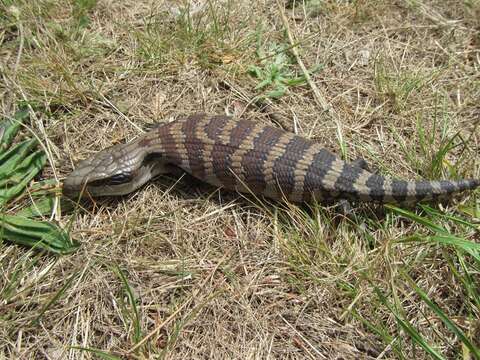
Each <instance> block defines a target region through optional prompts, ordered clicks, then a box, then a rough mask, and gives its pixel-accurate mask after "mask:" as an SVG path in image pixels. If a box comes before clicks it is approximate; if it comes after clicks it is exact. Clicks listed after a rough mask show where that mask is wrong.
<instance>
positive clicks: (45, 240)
mask: <svg viewBox="0 0 480 360" xmlns="http://www.w3.org/2000/svg"><path fill="white" fill-rule="evenodd" d="M0 239H1V240H7V241H10V242H13V243H15V244H21V245H26V246H30V247H35V248H40V249H44V250H47V251H50V252H53V253H57V254H68V253H71V252H73V251H75V250H76V249H77V248H78V246H79V243H78V242H76V241H74V240H73V241H72V240H70V238H69V236H68V234H67V233H66V232H65V231H64V230H63V229H61V228H59V227H58V226H56V225H55V224H53V223H50V222H46V221H36V220H32V219H28V218H24V217H21V216H14V215H2V216H0Z"/></svg>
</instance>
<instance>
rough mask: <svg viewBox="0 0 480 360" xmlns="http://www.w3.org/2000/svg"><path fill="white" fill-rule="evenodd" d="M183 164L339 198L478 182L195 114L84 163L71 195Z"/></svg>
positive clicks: (233, 181) (275, 194)
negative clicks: (385, 171)
mask: <svg viewBox="0 0 480 360" xmlns="http://www.w3.org/2000/svg"><path fill="white" fill-rule="evenodd" d="M174 169H177V170H178V169H182V170H183V171H186V172H188V173H190V174H191V175H193V176H195V177H196V178H198V179H200V180H203V181H205V182H207V183H209V184H212V185H215V186H221V187H224V188H226V189H230V190H235V191H239V192H246V193H248V192H251V193H253V194H256V195H263V196H265V197H269V198H273V199H282V198H284V199H288V200H290V201H292V202H308V201H312V200H317V201H332V200H334V199H337V198H344V199H348V200H360V201H374V202H380V203H406V202H408V203H411V202H417V201H421V200H432V199H436V198H438V197H440V196H444V195H448V194H451V193H454V192H460V191H463V190H467V189H474V188H476V187H477V186H479V185H480V182H479V180H460V181H445V180H442V181H419V182H408V181H404V180H398V179H389V178H385V177H382V176H380V175H377V174H373V173H371V172H369V171H368V170H366V169H364V168H362V167H360V166H359V165H355V164H353V163H346V162H344V161H342V160H341V159H339V158H338V157H336V156H335V155H334V154H332V153H331V152H329V151H328V150H326V149H324V148H322V147H321V146H320V145H319V144H318V143H316V142H314V141H311V140H307V139H305V138H302V137H300V136H297V135H295V134H292V133H289V132H286V131H283V130H281V129H278V128H275V127H272V126H266V125H263V124H261V123H257V122H253V121H247V120H234V119H232V118H229V117H226V116H207V115H205V114H197V115H193V116H190V117H187V118H185V119H181V120H177V121H174V122H172V123H169V124H165V125H161V126H159V127H157V128H156V129H154V130H152V131H151V132H149V133H147V134H145V135H144V136H142V137H141V138H139V139H138V140H136V141H134V142H132V143H129V144H125V145H116V146H114V147H112V148H109V149H106V150H103V151H101V152H100V153H98V154H97V155H95V156H94V157H93V158H91V159H88V160H85V161H83V162H81V163H80V165H79V166H78V167H77V169H76V170H75V171H73V172H72V173H71V174H70V175H69V176H68V177H67V179H66V180H65V182H64V192H65V193H66V194H67V195H78V194H79V193H80V192H81V190H82V189H85V190H87V191H88V193H90V195H92V196H101V195H117V194H125V193H128V192H131V191H133V190H135V189H136V188H138V187H140V186H141V185H143V184H144V183H145V182H147V181H148V180H149V179H150V178H151V177H153V176H156V175H158V174H161V173H165V172H169V171H172V170H174Z"/></svg>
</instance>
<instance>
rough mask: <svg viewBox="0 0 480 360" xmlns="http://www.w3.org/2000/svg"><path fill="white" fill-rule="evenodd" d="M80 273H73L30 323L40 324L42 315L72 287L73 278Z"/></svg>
mask: <svg viewBox="0 0 480 360" xmlns="http://www.w3.org/2000/svg"><path fill="white" fill-rule="evenodd" d="M77 275H78V273H74V274H72V275H71V276H70V277H69V278H68V280H67V281H66V282H65V284H64V285H63V286H62V287H61V288H60V290H58V291H57V292H56V293H55V295H54V296H52V298H51V299H50V300H49V301H48V302H47V303H46V304H45V306H44V307H43V308H42V309H41V310H40V313H39V314H38V316H37V317H36V318H35V319H33V320H32V321H31V323H30V325H36V324H38V322H39V321H40V319H41V318H42V316H43V315H44V314H45V313H46V312H47V311H48V309H49V308H50V307H51V306H52V305H53V304H55V303H56V302H57V301H58V299H60V297H61V296H62V295H63V294H64V293H65V291H67V289H68V288H69V287H70V285H72V282H73V280H74V279H75V278H76V277H77Z"/></svg>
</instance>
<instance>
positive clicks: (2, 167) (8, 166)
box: [0, 139, 37, 179]
mask: <svg viewBox="0 0 480 360" xmlns="http://www.w3.org/2000/svg"><path fill="white" fill-rule="evenodd" d="M36 145H37V141H36V140H34V139H33V140H32V139H30V140H25V141H22V142H21V143H18V144H16V145H15V146H13V147H12V148H10V149H9V150H8V151H6V152H4V153H3V154H1V155H0V179H2V178H5V177H8V176H10V175H11V174H10V173H11V172H12V171H13V170H14V169H15V168H16V167H17V165H18V164H20V163H21V162H22V161H23V160H24V159H25V157H26V156H27V155H28V154H29V153H30V152H31V151H32V149H34V148H35V146H36Z"/></svg>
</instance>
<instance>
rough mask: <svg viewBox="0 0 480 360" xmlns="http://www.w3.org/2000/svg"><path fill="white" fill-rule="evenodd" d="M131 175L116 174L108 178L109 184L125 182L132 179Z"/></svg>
mask: <svg viewBox="0 0 480 360" xmlns="http://www.w3.org/2000/svg"><path fill="white" fill-rule="evenodd" d="M131 178H132V177H131V175H130V174H129V173H128V174H126V173H119V174H115V175H113V176H110V177H109V178H108V184H109V185H120V184H124V183H126V182H129V181H130V180H131Z"/></svg>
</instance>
